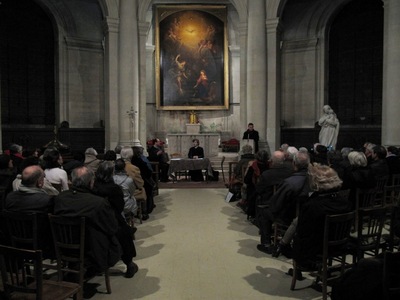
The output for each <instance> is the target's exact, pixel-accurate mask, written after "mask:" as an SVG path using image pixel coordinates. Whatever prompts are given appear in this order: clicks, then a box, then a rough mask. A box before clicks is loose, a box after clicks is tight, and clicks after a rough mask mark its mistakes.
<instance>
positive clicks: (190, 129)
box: [186, 124, 200, 134]
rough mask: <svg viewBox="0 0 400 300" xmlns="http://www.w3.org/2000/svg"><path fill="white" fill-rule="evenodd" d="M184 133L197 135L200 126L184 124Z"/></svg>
mask: <svg viewBox="0 0 400 300" xmlns="http://www.w3.org/2000/svg"><path fill="white" fill-rule="evenodd" d="M186 133H187V134H199V133H200V124H186Z"/></svg>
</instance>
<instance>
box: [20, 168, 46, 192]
mask: <svg viewBox="0 0 400 300" xmlns="http://www.w3.org/2000/svg"><path fill="white" fill-rule="evenodd" d="M21 177H22V180H21V184H23V185H24V186H28V187H40V188H41V187H42V186H43V180H44V172H43V170H42V168H41V167H39V166H29V167H26V168H25V169H24V170H23V171H22V176H21Z"/></svg>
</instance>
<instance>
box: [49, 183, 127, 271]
mask: <svg viewBox="0 0 400 300" xmlns="http://www.w3.org/2000/svg"><path fill="white" fill-rule="evenodd" d="M54 214H56V215H61V216H65V217H85V218H86V236H85V260H86V264H87V265H90V266H93V267H94V268H95V269H96V270H97V271H100V272H101V271H104V270H105V269H106V268H108V267H111V266H114V265H115V264H116V263H117V261H118V260H119V259H120V245H119V243H118V239H117V236H116V234H117V231H118V222H117V219H116V218H115V214H114V211H113V209H112V208H111V206H110V203H109V202H108V201H107V200H106V199H104V198H103V197H99V196H96V195H94V194H92V192H91V190H89V189H87V188H76V187H72V188H71V189H70V190H68V191H64V192H62V193H61V194H59V195H58V196H57V197H56V198H55V201H54Z"/></svg>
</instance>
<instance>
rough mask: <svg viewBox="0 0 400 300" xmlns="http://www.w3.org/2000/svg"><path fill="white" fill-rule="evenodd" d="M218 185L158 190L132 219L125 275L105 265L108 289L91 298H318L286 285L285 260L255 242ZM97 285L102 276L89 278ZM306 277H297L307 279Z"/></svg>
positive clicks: (251, 228)
mask: <svg viewBox="0 0 400 300" xmlns="http://www.w3.org/2000/svg"><path fill="white" fill-rule="evenodd" d="M226 191H227V190H226V189H196V190H194V189H162V190H160V195H159V196H157V197H156V198H155V203H156V205H157V207H156V209H155V210H154V212H153V214H152V215H151V217H150V219H149V220H147V221H145V222H143V224H137V227H138V231H137V233H136V248H137V252H138V256H137V257H136V259H135V262H136V263H137V264H138V265H139V272H138V273H137V274H136V275H135V276H134V278H132V279H126V278H124V277H123V276H121V272H122V271H124V265H123V264H122V263H121V264H117V265H116V266H115V267H114V268H113V270H112V271H113V272H114V273H115V276H112V278H111V287H112V290H113V292H112V295H107V294H101V293H97V294H95V295H94V296H93V297H92V298H91V299H95V300H97V299H121V300H128V299H163V300H169V299H171V300H172V299H174V300H181V299H190V300H192V299H195V300H196V299H309V300H311V299H321V294H320V293H318V292H316V291H314V290H312V289H310V288H306V289H303V290H298V291H291V290H290V288H289V287H290V281H291V277H289V276H288V275H286V274H285V272H287V270H288V268H290V267H291V261H290V260H287V259H286V258H284V257H280V258H279V259H274V258H271V257H270V256H267V255H265V254H263V253H261V252H259V251H258V250H257V249H256V245H257V242H258V230H257V228H256V227H255V226H252V225H250V224H249V223H248V222H247V221H246V217H245V215H244V214H243V213H242V212H241V211H240V210H239V209H238V208H237V207H236V206H235V203H226V202H225V201H224V198H225V194H226ZM90 283H91V284H95V283H99V284H100V286H98V287H97V289H98V291H105V286H104V278H103V277H96V278H94V279H92V280H91V281H90ZM310 283H311V281H310V280H304V281H302V282H298V287H302V286H307V285H309V284H310Z"/></svg>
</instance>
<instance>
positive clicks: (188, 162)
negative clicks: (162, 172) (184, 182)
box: [168, 158, 213, 177]
mask: <svg viewBox="0 0 400 300" xmlns="http://www.w3.org/2000/svg"><path fill="white" fill-rule="evenodd" d="M185 170H207V175H208V176H207V177H213V172H212V168H211V162H210V160H209V159H208V158H198V159H192V158H172V159H171V160H170V161H169V170H168V175H171V174H173V173H175V172H178V171H185Z"/></svg>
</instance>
